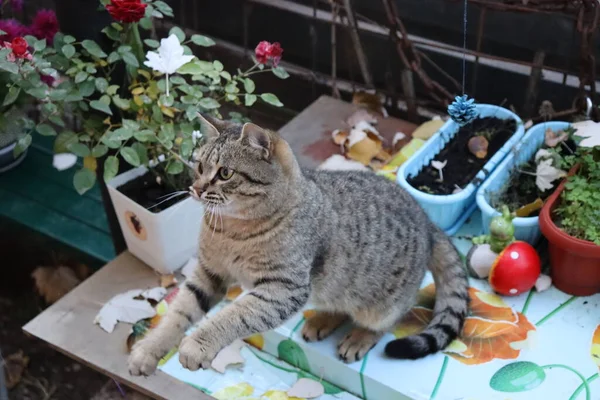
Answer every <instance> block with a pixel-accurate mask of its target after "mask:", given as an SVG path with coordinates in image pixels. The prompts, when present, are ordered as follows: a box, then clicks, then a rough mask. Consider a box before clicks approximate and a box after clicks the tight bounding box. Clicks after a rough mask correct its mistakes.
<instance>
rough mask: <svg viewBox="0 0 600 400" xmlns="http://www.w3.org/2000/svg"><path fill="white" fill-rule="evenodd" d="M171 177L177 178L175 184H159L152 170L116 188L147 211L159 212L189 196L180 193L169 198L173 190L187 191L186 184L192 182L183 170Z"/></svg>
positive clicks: (188, 184)
mask: <svg viewBox="0 0 600 400" xmlns="http://www.w3.org/2000/svg"><path fill="white" fill-rule="evenodd" d="M172 177H173V178H175V179H177V181H176V182H177V184H166V183H161V184H159V183H158V182H159V180H157V175H156V174H155V173H154V172H152V171H148V172H146V173H145V174H144V175H142V176H139V177H138V178H136V179H133V180H131V181H129V182H127V183H124V184H123V185H121V186H119V187H117V190H118V191H119V192H121V193H123V194H124V195H125V196H127V197H129V198H130V199H131V200H133V201H135V202H136V203H138V204H139V205H141V206H142V207H144V208H146V209H148V210H149V211H151V212H153V213H159V212H161V211H163V210H166V209H167V208H169V207H171V206H173V205H175V204H177V203H179V202H180V201H182V200H185V199H186V198H187V197H188V196H189V195H187V194H181V195H179V196H174V197H173V198H170V196H171V195H173V194H174V193H175V192H178V191H182V190H184V191H186V192H187V188H188V186H190V185H191V184H192V179H191V178H190V177H188V176H187V175H186V174H185V172H183V173H181V174H179V175H177V176H172Z"/></svg>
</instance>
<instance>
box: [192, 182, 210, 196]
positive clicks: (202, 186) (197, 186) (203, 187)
mask: <svg viewBox="0 0 600 400" xmlns="http://www.w3.org/2000/svg"><path fill="white" fill-rule="evenodd" d="M192 187H193V188H194V190H195V191H196V193H198V195H201V194H202V193H204V192H206V189H207V188H208V183H203V184H199V183H194V184H193V185H192Z"/></svg>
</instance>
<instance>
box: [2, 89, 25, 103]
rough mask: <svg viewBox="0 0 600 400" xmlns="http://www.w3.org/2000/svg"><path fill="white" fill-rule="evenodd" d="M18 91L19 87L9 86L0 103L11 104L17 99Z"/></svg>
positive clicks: (19, 90)
mask: <svg viewBox="0 0 600 400" xmlns="http://www.w3.org/2000/svg"><path fill="white" fill-rule="evenodd" d="M20 93H21V88H20V87H18V86H11V87H10V88H9V89H8V92H7V93H6V96H5V97H4V102H2V105H3V106H5V107H6V106H9V105H11V104H12V103H14V102H15V101H17V98H18V97H19V94H20Z"/></svg>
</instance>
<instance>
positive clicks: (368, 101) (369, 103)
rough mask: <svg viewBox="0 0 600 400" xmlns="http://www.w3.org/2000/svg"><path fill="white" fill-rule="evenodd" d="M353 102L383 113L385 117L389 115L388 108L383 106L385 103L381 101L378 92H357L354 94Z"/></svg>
mask: <svg viewBox="0 0 600 400" xmlns="http://www.w3.org/2000/svg"><path fill="white" fill-rule="evenodd" d="M352 104H354V105H357V106H359V107H363V108H366V109H367V110H369V111H371V112H374V113H377V114H381V115H383V116H384V117H387V115H388V113H387V110H386V109H385V107H383V103H382V102H381V97H379V95H378V94H377V93H367V92H355V93H354V95H353V96H352Z"/></svg>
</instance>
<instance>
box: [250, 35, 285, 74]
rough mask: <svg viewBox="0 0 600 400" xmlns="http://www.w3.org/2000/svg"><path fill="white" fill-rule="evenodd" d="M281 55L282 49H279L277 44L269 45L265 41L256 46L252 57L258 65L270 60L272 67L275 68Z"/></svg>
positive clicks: (279, 46)
mask: <svg viewBox="0 0 600 400" xmlns="http://www.w3.org/2000/svg"><path fill="white" fill-rule="evenodd" d="M282 53H283V49H282V48H281V45H280V44H279V42H275V43H269V42H267V41H266V40H263V41H262V42H260V43H259V44H258V45H257V46H256V49H254V55H255V57H256V61H257V62H258V63H259V64H266V63H267V62H268V61H269V60H271V62H272V63H273V66H275V67H276V66H277V65H278V64H279V61H280V60H281V54H282Z"/></svg>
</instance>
